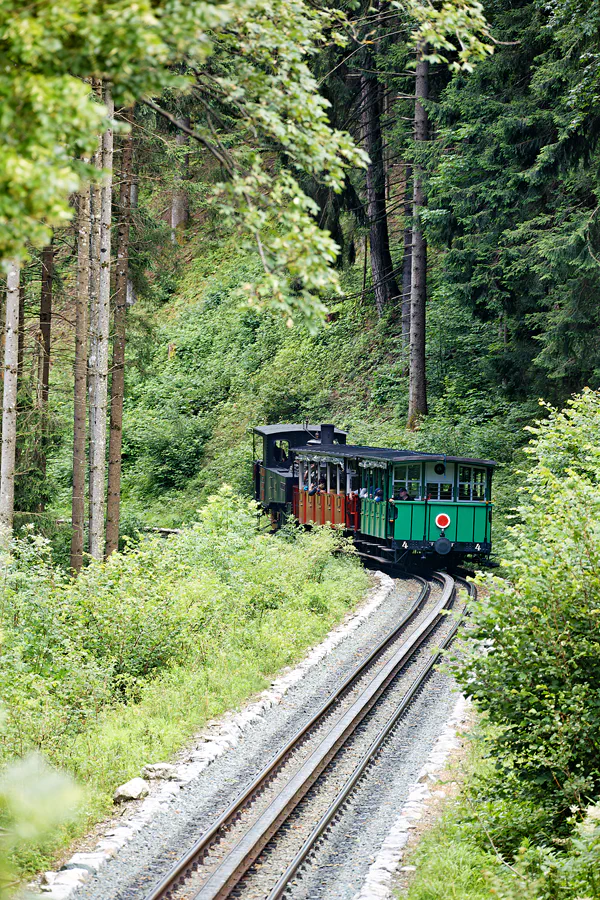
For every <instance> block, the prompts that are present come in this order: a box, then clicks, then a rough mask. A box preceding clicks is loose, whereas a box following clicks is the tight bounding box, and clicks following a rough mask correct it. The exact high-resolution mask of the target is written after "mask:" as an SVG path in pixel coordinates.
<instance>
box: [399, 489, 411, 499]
mask: <svg viewBox="0 0 600 900" xmlns="http://www.w3.org/2000/svg"><path fill="white" fill-rule="evenodd" d="M396 499H397V500H412V497H411V496H410V494H409V493H408V491H407V490H406V488H400V490H399V491H398V496H397V497H396Z"/></svg>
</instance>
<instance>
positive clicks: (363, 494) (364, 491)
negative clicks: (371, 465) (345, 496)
mask: <svg viewBox="0 0 600 900" xmlns="http://www.w3.org/2000/svg"><path fill="white" fill-rule="evenodd" d="M358 496H359V497H360V499H361V500H366V499H367V497H368V496H369V492H368V491H367V489H366V487H363V488H361V489H360V491H359V493H358Z"/></svg>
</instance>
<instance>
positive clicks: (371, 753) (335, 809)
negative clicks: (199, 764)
mask: <svg viewBox="0 0 600 900" xmlns="http://www.w3.org/2000/svg"><path fill="white" fill-rule="evenodd" d="M456 580H457V581H461V582H462V583H463V584H464V585H465V587H466V588H467V590H468V592H469V594H470V595H471V597H472V598H473V599H475V598H476V597H477V590H476V588H475V586H474V585H471V584H469V583H467V582H466V581H463V579H456ZM460 624H461V620H458V621H456V622H455V623H454V624H453V625H452V627H451V629H450V631H449V633H448V634H447V635H446V637H445V638H444V640H443V641H442V643H441V644H440V645H439V648H438V650H437V651H436V652H435V653H434V654H433V655H432V657H431V659H430V660H429V661H428V662H427V664H426V666H425V667H424V669H422V670H421V672H419V675H418V676H417V677H416V678H415V680H414V681H413V683H412V684H411V686H410V687H409V689H408V691H407V692H406V694H404V696H403V697H402V700H401V701H400V703H399V704H398V706H397V707H396V709H395V710H394V712H393V713H392V715H391V716H390V717H389V719H388V720H387V722H386V723H385V725H384V726H383V728H382V729H381V731H380V732H379V734H378V735H377V737H376V738H375V739H374V741H373V742H372V743H371V745H370V746H369V748H368V749H367V750H366V751H365V753H364V754H363V756H362V757H361V758H360V760H359V762H358V763H357V765H356V767H355V769H354V771H353V772H352V774H351V776H350V777H349V778H348V780H347V781H346V783H345V784H344V786H343V787H342V789H341V790H340V791H339V793H338V795H337V797H336V798H335V800H333V801H332V803H331V804H330V805H329V807H328V808H327V810H326V811H325V812H324V813H323V815H322V817H321V819H320V820H319V821H318V822H317V824H316V825H315V827H314V828H313V830H312V831H311V833H310V834H309V836H308V837H307V838H306V841H305V842H304V844H303V845H302V847H301V848H300V849H299V850H298V852H297V853H296V855H295V856H294V858H293V859H292V861H291V862H290V864H289V865H288V867H287V869H286V870H285V872H284V873H283V874H282V875H281V877H280V879H279V881H278V882H277V884H276V885H275V887H274V888H273V889H272V890H271V892H270V893H269V894H268V896H267V900H280V898H281V897H283V895H284V893H285V891H286V888H287V886H288V884H289V883H290V881H291V880H292V878H293V877H294V875H296V873H297V872H298V870H299V869H300V868H301V866H302V865H303V864H304V862H305V861H306V859H307V858H308V857H309V856H310V854H311V853H312V851H313V850H314V849H315V846H316V844H317V842H318V841H319V839H320V838H321V836H322V835H323V834H324V833H325V832H326V831H327V829H328V828H329V826H330V825H331V824H332V823H333V821H334V819H335V817H336V816H337V814H338V813H339V812H340V810H341V809H342V807H343V806H344V804H345V803H346V801H347V800H348V798H349V797H350V795H351V794H352V792H353V791H354V789H355V788H356V786H357V784H358V783H359V781H360V780H361V778H362V777H363V775H364V774H365V772H366V771H367V769H368V768H369V766H370V765H371V763H372V762H373V760H374V759H375V757H376V756H377V755H378V753H379V751H380V750H381V748H382V747H383V745H384V744H385V742H386V741H387V739H388V738H389V737H390V735H391V734H392V732H393V731H394V729H395V727H396V725H397V724H398V721H399V720H400V718H401V717H402V716H403V714H404V713H405V712H406V710H407V708H408V707H409V706H410V704H411V702H412V700H413V699H414V697H415V695H416V694H417V693H418V691H419V690H420V688H421V687H422V686H423V684H424V683H425V681H426V680H427V678H428V677H429V675H430V673H431V670H432V669H433V667H434V666H435V665H436V663H437V662H438V660H439V658H440V656H441V655H442V653H443V651H444V650H446V649H447V648H448V647H449V646H450V644H451V643H452V641H453V640H454V638H455V636H456V632H457V631H458V629H459V627H460Z"/></svg>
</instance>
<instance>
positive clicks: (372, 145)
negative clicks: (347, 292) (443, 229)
mask: <svg viewBox="0 0 600 900" xmlns="http://www.w3.org/2000/svg"><path fill="white" fill-rule="evenodd" d="M374 67H375V64H374V61H373V58H372V56H371V55H370V54H368V55H367V58H366V60H365V65H364V68H365V69H373V68H374ZM380 116H381V109H380V100H379V85H378V83H377V79H376V78H375V77H374V76H373V75H372V74H370V73H368V72H363V73H362V75H361V78H360V121H361V126H362V137H363V143H364V146H365V150H366V151H367V153H368V154H369V157H370V160H371V161H370V163H369V166H368V167H367V216H368V219H369V238H370V240H369V244H370V248H371V275H372V278H373V290H374V292H375V306H376V307H377V313H378V315H380V316H381V315H382V314H383V311H384V309H385V308H386V306H387V305H388V304H390V303H392V302H393V301H394V300H396V299H397V298H398V297H399V295H400V291H399V289H398V283H397V281H396V277H395V275H394V274H393V273H394V266H393V264H392V257H391V254H390V239H389V232H388V219H387V206H386V202H385V187H386V186H385V167H384V160H383V142H382V137H381V121H380Z"/></svg>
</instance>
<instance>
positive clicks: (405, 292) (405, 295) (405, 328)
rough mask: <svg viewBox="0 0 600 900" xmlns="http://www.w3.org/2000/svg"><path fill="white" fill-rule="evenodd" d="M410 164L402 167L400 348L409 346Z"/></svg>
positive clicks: (410, 273) (410, 262)
mask: <svg viewBox="0 0 600 900" xmlns="http://www.w3.org/2000/svg"><path fill="white" fill-rule="evenodd" d="M411 181H412V166H410V165H408V164H407V165H406V166H405V167H404V221H405V225H404V257H403V262H402V349H403V350H404V351H405V352H406V351H407V350H408V348H409V347H410V288H411V283H412V277H411V275H412V272H411V270H412V240H413V235H412V225H411V219H412V204H413V198H412V189H411V187H412V185H411Z"/></svg>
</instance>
